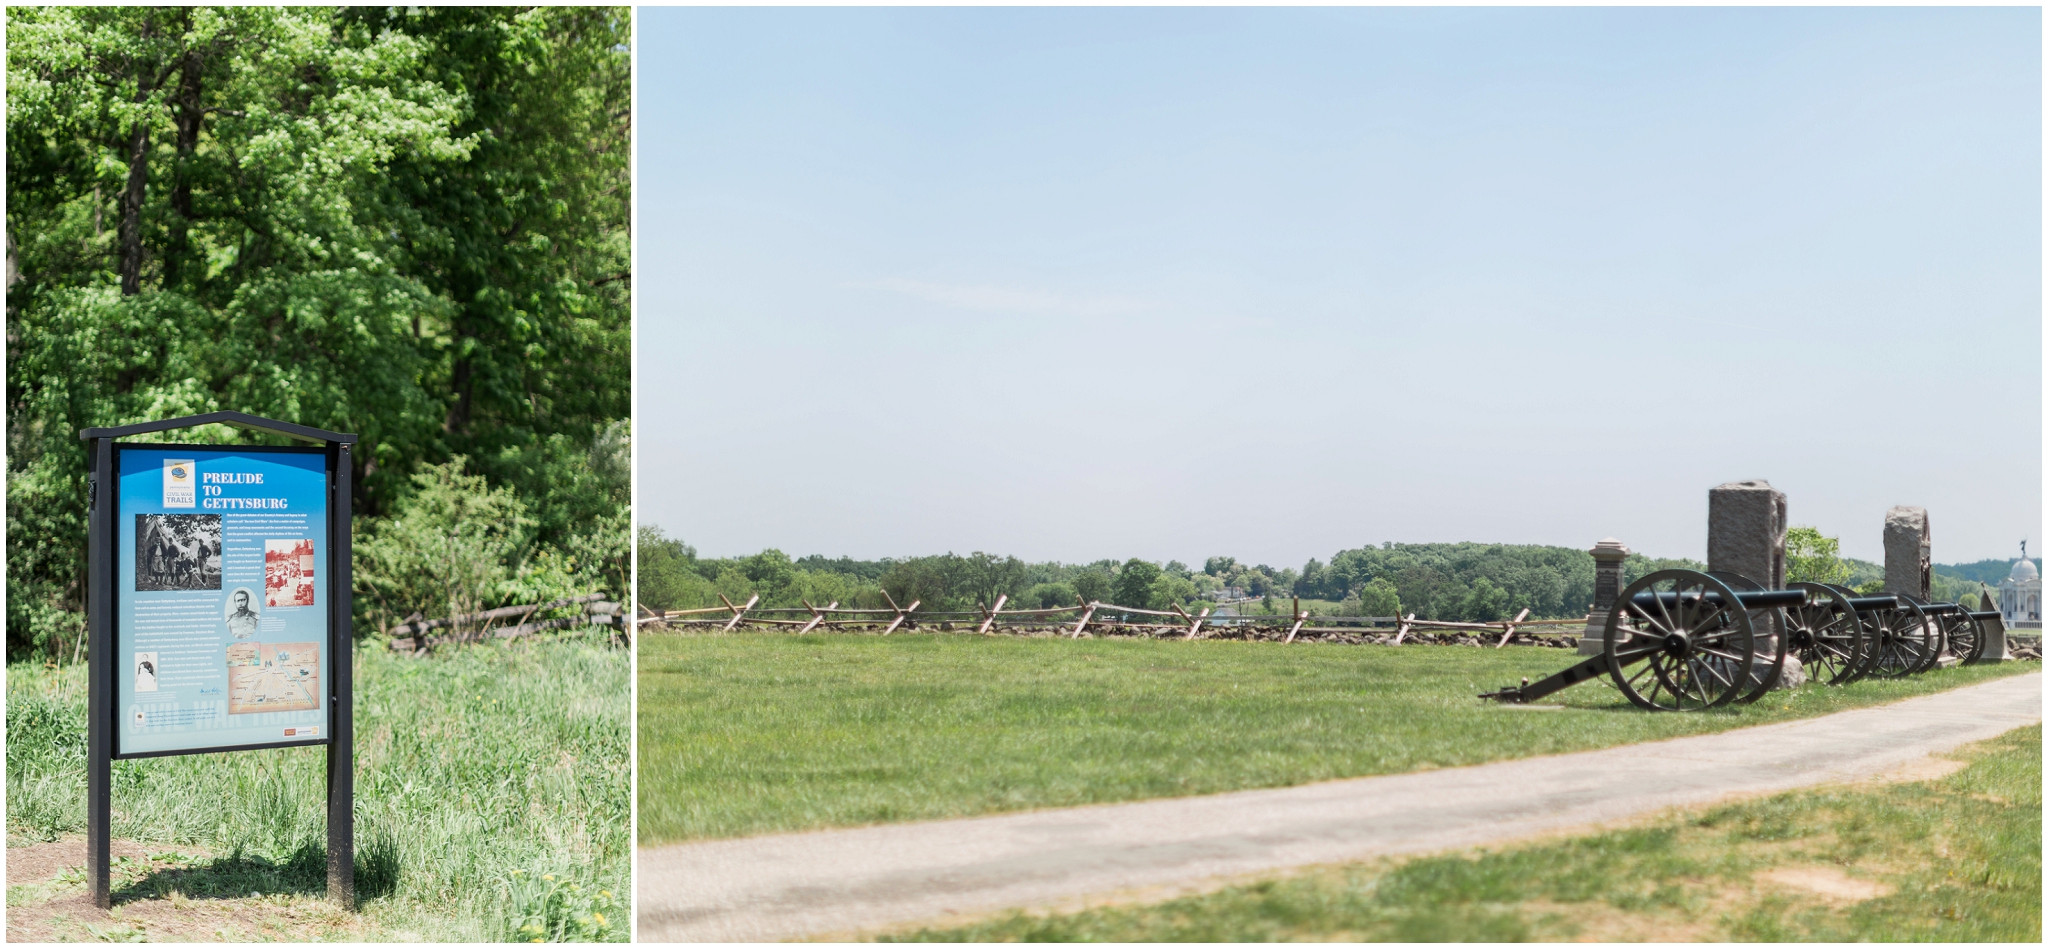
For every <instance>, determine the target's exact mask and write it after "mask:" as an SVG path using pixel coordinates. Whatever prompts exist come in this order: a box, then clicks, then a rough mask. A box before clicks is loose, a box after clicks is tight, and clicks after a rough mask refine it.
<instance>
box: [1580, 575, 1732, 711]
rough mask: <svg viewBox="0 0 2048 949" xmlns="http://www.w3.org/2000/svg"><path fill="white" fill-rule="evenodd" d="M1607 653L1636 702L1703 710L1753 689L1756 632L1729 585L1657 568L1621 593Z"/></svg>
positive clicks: (1618, 681)
mask: <svg viewBox="0 0 2048 949" xmlns="http://www.w3.org/2000/svg"><path fill="white" fill-rule="evenodd" d="M1638 596H1641V597H1643V599H1644V602H1641V603H1638V602H1637V601H1636V598H1637V597H1638ZM1602 650H1603V652H1604V654H1605V655H1606V657H1607V672H1608V675H1610V676H1612V677H1613V678H1614V684H1615V687H1617V688H1619V689H1620V690H1621V694H1623V695H1625V696H1628V700H1629V701H1630V702H1633V703H1635V704H1636V705H1638V706H1641V707H1642V708H1646V709H1651V710H1653V711H1666V712H1687V711H1699V710H1701V709H1709V708H1716V707H1718V706H1721V705H1726V704H1727V703H1729V702H1731V701H1734V700H1735V698H1736V697H1737V696H1740V695H1742V694H1744V693H1745V692H1746V691H1747V690H1748V687H1749V685H1750V682H1749V669H1750V666H1751V665H1752V663H1753V662H1754V661H1755V659H1756V627H1755V624H1753V623H1752V622H1751V621H1750V618H1749V611H1748V610H1745V609H1743V608H1742V606H1741V604H1740V602H1739V601H1738V600H1736V598H1735V591H1734V590H1732V589H1730V588H1729V587H1728V584H1726V583H1724V582H1722V581H1720V580H1717V579H1715V578H1713V577H1710V576H1707V575H1706V574H1704V573H1701V572H1699V571H1697V570H1659V571H1657V572H1655V573H1652V574H1649V575H1648V576H1645V577H1643V578H1641V579H1639V580H1637V581H1636V582H1634V583H1631V584H1629V585H1628V589H1625V590H1623V591H1622V592H1621V596H1620V598H1618V599H1617V600H1616V601H1615V603H1614V609H1613V610H1611V611H1609V612H1608V614H1607V628H1606V630H1605V631H1604V633H1603V636H1602Z"/></svg>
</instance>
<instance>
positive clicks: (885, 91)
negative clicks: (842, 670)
mask: <svg viewBox="0 0 2048 949" xmlns="http://www.w3.org/2000/svg"><path fill="white" fill-rule="evenodd" d="M2041 36H2042V32H2041V21H2040V12H2039V11H2038V10H2036V9H2017V8H2008V9H1973V10H1965V9H1857V10H1851V9H1800V10H1773V9H1650V10H1623V9H1579V10H1535V9H1486V10H1473V9H1466V10H1457V9H1181V10H1173V9H1118V10H1109V9H891V10H855V9H674V8H670V9H643V10H642V12H641V14H640V44H641V45H640V51H639V72H638V76H639V94H638V97H637V101H638V104H639V116H638V119H637V129H638V148H639V166H638V167H639V178H638V185H637V187H638V197H639V216H638V221H637V223H638V232H637V240H638V253H639V262H638V266H637V267H636V271H637V283H638V289H639V308H638V333H639V346H638V371H637V376H636V378H637V381H638V403H639V404H638V408H637V419H638V431H639V436H638V438H639V440H638V464H639V511H640V518H641V521H642V523H653V524H658V525H660V526H661V527H662V528H663V529H665V530H666V531H668V532H669V533H670V534H672V535H676V536H680V537H682V538H683V539H685V540H687V541H689V542H690V543H692V544H694V545H696V547H697V548H698V550H699V551H700V552H701V553H704V554H706V555H716V556H726V555H733V554H745V553H752V552H755V551H758V550H760V549H762V548H764V547H778V548H781V549H782V550H784V551H786V552H788V553H789V554H791V555H792V556H802V555H805V554H812V553H820V554H826V555H830V556H837V555H841V554H846V555H852V556H855V557H863V558H867V557H881V556H905V555H917V554H931V553H942V552H945V551H948V550H950V551H955V552H958V553H963V554H964V553H967V552H969V551H973V550H987V551H991V552H999V553H1013V554H1016V555H1018V556H1021V557H1025V558H1027V559H1033V560H1039V559H1058V560H1065V561H1090V560H1096V559H1100V558H1104V557H1114V558H1118V559H1122V558H1126V557H1133V556H1140V557H1146V558H1150V559H1156V560H1165V559H1169V558H1175V559H1180V560H1183V561H1187V562H1189V563H1196V564H1199V563H1200V562H1201V560H1202V558H1204V557H1208V556H1212V555H1217V554H1227V555H1230V556H1235V557H1237V558H1238V559H1240V560H1245V561H1252V562H1264V563H1270V564H1273V565H1275V566H1296V567H1298V566H1299V565H1300V564H1301V563H1302V562H1303V561H1306V560H1307V559H1308V558H1310V557H1319V558H1324V559H1327V558H1328V557H1329V556H1330V554H1331V553H1333V552H1335V551H1337V550H1340V549H1344V548H1349V547H1357V546H1360V545H1364V544H1378V543H1380V542H1382V541H1401V542H1419V541H1459V540H1472V541H1496V542H1510V543H1545V544H1563V545H1570V546H1577V547H1587V546H1591V545H1592V543H1593V542H1594V541H1596V540H1599V539H1600V538H1602V537H1606V536H1610V535H1612V536H1615V537H1619V538H1621V539H1622V540H1624V541H1626V542H1627V543H1628V544H1630V545H1631V546H1632V547H1634V548H1635V549H1637V550H1640V551H1643V552H1645V553H1649V554H1652V555H1659V556H1690V557H1704V556H1705V547H1706V492H1707V489H1708V488H1710V487H1712V486H1714V485H1716V484H1719V483H1722V482H1724V481H1732V480H1740V479H1746V478H1764V479H1768V480H1769V481H1770V482H1771V483H1772V484H1773V485H1776V486H1777V487H1779V488H1780V489H1782V490H1784V491H1785V492H1786V493H1787V494H1788V495H1789V498H1790V501H1789V503H1790V510H1791V517H1792V522H1793V523H1795V524H1810V525H1814V526H1817V527H1819V528H1821V530H1823V531H1824V532H1826V533H1829V534H1832V535H1837V536H1839V537H1841V539H1842V544H1843V549H1844V551H1845V552H1846V553H1847V554H1849V555H1852V556H1857V557H1863V558H1867V559H1873V560H1877V559H1882V556H1883V548H1882V543H1881V541H1882V533H1883V521H1884V513H1885V509H1886V508H1888V507H1890V506H1892V505H1894V504H1917V505H1922V506H1924V507H1926V508H1927V509H1928V510H1929V512H1930V517H1931V520H1932V527H1933V532H1934V555H1935V559H1936V560H1938V561H1942V562H1955V561H1968V560H1976V559H1980V558H1984V557H2013V556H2017V553H2018V542H2019V540H2020V539H2021V538H2023V537H2025V538H2030V539H2033V540H2034V542H2035V543H2034V545H2033V549H2039V547H2040V543H2039V538H2040V536H2041V535H2040V529H2041V493H2042V487H2041V486H2042V472H2041V431H2042V418H2041V405H2042V379H2041V365H2042V339H2041V316H2042V311H2041V303H2042V300H2041V287H2042V274H2041V260H2042V247H2041V224H2042V222H2041V207H2042V195H2041V177H2042V163H2041V159H2042V156H2041V138H2042V129H2041Z"/></svg>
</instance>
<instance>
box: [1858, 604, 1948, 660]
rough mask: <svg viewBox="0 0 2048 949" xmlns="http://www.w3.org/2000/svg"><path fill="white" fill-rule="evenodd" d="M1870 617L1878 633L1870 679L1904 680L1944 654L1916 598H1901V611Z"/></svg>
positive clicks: (1881, 612) (1884, 611)
mask: <svg viewBox="0 0 2048 949" xmlns="http://www.w3.org/2000/svg"><path fill="white" fill-rule="evenodd" d="M1869 615H1870V617H1871V618H1872V621H1873V622H1874V624H1875V626H1876V632H1877V646H1876V648H1875V649H1873V650H1872V651H1871V664H1870V668H1869V674H1870V675H1873V676H1876V677H1877V678H1880V679H1903V678H1905V677H1907V676H1909V675H1912V674H1914V673H1916V672H1919V671H1920V670H1921V669H1922V668H1924V667H1926V666H1927V665H1928V663H1929V662H1930V660H1931V659H1932V658H1933V656H1934V655H1935V654H1938V653H1939V652H1940V651H1941V642H1940V639H1939V634H1938V633H1935V632H1934V631H1933V630H1930V629H1929V628H1928V624H1927V614H1926V613H1923V612H1921V611H1920V604H1918V603H1915V602H1913V598H1911V597H1908V596H1900V597H1899V608H1898V609H1895V610H1879V611H1878V612H1876V613H1872V614H1869Z"/></svg>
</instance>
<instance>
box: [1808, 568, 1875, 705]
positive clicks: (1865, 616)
mask: <svg viewBox="0 0 2048 949" xmlns="http://www.w3.org/2000/svg"><path fill="white" fill-rule="evenodd" d="M1821 586H1824V587H1827V588H1828V589H1829V590H1833V591H1834V592H1835V593H1836V595H1838V596H1840V597H1842V598H1843V599H1844V600H1847V599H1848V598H1850V597H1855V596H1861V595H1862V594H1860V593H1857V592H1856V591H1855V590H1851V589H1849V588H1848V587H1845V586H1843V585H1841V584H1839V583H1823V584H1821ZM1882 625H1883V624H1882V623H1881V622H1880V620H1879V614H1877V613H1857V614H1856V626H1857V628H1858V629H1859V630H1861V631H1862V633H1863V635H1862V638H1861V639H1859V640H1857V649H1856V661H1855V663H1853V665H1852V668H1851V669H1850V670H1849V677H1848V678H1847V679H1843V680H1842V684H1843V685H1848V684H1849V683H1851V682H1856V681H1860V680H1862V679H1865V678H1868V677H1869V676H1870V670H1872V669H1874V668H1876V667H1877V643H1878V639H1879V636H1878V630H1879V628H1880V627H1881V626H1882Z"/></svg>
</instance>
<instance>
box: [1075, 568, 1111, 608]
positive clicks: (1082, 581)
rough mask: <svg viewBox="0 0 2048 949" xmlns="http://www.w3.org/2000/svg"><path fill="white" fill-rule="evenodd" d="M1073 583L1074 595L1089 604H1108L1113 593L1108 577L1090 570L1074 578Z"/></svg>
mask: <svg viewBox="0 0 2048 949" xmlns="http://www.w3.org/2000/svg"><path fill="white" fill-rule="evenodd" d="M1073 583H1074V595H1075V596H1078V597H1080V598H1081V599H1082V600H1084V601H1086V602H1089V603H1105V602H1108V601H1109V600H1111V599H1112V598H1113V597H1112V596H1111V594H1112V593H1114V592H1115V585H1114V584H1113V583H1112V582H1111V580H1110V578H1109V577H1108V576H1106V575H1104V574H1102V573H1099V572H1096V571H1092V570H1091V571H1088V572H1086V573H1082V574H1080V575H1078V576H1076V577H1074V580H1073Z"/></svg>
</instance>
